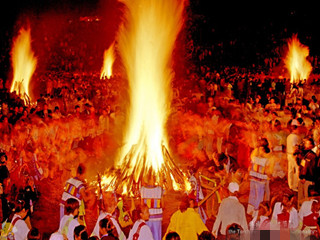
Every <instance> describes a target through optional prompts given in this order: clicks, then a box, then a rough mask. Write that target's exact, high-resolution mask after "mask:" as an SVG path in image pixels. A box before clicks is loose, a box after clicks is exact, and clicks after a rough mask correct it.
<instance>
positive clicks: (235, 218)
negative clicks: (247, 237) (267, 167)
mask: <svg viewBox="0 0 320 240" xmlns="http://www.w3.org/2000/svg"><path fill="white" fill-rule="evenodd" d="M228 189H229V192H230V196H229V197H227V198H225V199H223V200H222V202H221V203H220V207H219V211H218V215H217V218H216V221H215V222H214V225H213V229H212V233H213V235H215V236H216V237H217V236H218V230H219V228H220V225H221V229H220V233H221V235H226V233H227V232H226V231H227V227H228V226H230V225H231V224H238V225H240V226H241V228H242V229H243V230H244V231H245V232H246V231H248V223H247V219H246V213H245V208H244V206H243V205H242V204H241V203H240V202H239V200H238V198H237V197H236V192H238V191H239V185H238V184H237V183H236V182H231V183H229V186H228Z"/></svg>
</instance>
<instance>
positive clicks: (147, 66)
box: [118, 0, 184, 184]
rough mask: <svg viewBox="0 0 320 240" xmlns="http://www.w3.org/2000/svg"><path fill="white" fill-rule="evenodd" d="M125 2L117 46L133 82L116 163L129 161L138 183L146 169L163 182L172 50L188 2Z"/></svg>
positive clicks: (176, 0) (125, 0)
mask: <svg viewBox="0 0 320 240" xmlns="http://www.w3.org/2000/svg"><path fill="white" fill-rule="evenodd" d="M122 2H123V3H125V5H126V6H127V12H126V17H127V19H126V20H127V22H126V23H125V24H124V25H123V26H122V28H121V29H120V32H119V36H118V37H119V45H118V46H119V52H120V56H121V58H122V60H123V64H124V66H125V68H126V72H127V77H128V81H129V95H130V108H129V112H128V119H129V120H128V124H127V126H126V131H125V136H124V139H125V146H124V147H123V148H122V150H121V153H120V156H119V160H118V164H119V165H120V166H125V168H126V170H125V171H127V176H133V179H134V181H135V182H139V180H141V179H143V178H145V177H146V175H147V174H148V176H149V177H150V176H154V177H155V179H154V180H155V182H156V183H159V175H160V174H161V173H163V172H164V170H163V168H162V167H163V163H164V156H163V147H166V148H167V147H168V140H167V133H166V130H165V124H166V121H167V117H168V114H169V113H170V103H171V99H172V97H171V95H172V89H171V87H170V84H171V80H172V77H173V73H172V69H171V66H170V64H171V55H172V51H173V48H174V44H175V41H176V38H177V35H178V33H179V31H180V30H181V27H182V23H183V17H182V12H183V8H184V2H183V1H179V0H163V1H159V0H136V1H131V0H122ZM132 146H134V149H135V151H133V152H132V154H130V159H131V160H130V161H128V158H127V157H125V156H127V153H128V152H129V151H130V148H132ZM132 159H133V161H132ZM169 178H170V177H169ZM168 181H169V180H168ZM173 184H174V183H173Z"/></svg>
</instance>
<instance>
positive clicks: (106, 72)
mask: <svg viewBox="0 0 320 240" xmlns="http://www.w3.org/2000/svg"><path fill="white" fill-rule="evenodd" d="M114 59H115V56H114V42H113V43H112V44H111V46H110V47H109V48H108V49H107V50H105V51H104V58H103V66H102V69H101V75H100V79H103V78H108V79H110V77H111V76H112V65H113V63H114Z"/></svg>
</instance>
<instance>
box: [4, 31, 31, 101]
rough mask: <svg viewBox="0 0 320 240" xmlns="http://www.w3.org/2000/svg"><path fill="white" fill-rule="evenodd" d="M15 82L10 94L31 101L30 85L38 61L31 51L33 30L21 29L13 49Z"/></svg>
mask: <svg viewBox="0 0 320 240" xmlns="http://www.w3.org/2000/svg"><path fill="white" fill-rule="evenodd" d="M11 55H12V67H13V81H12V84H11V89H10V92H13V91H16V93H17V94H18V95H19V96H20V97H21V98H22V99H24V101H25V102H26V101H27V99H28V98H29V99H30V94H29V84H30V80H31V77H32V75H33V73H34V71H35V70H36V66H37V59H36V58H35V57H34V53H33V51H32V49H31V29H30V28H28V29H24V28H21V29H20V32H19V35H18V37H17V38H16V39H15V41H14V43H13V47H12V52H11Z"/></svg>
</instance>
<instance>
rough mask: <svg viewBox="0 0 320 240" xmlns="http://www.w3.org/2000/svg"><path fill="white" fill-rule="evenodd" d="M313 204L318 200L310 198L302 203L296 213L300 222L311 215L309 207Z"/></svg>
mask: <svg viewBox="0 0 320 240" xmlns="http://www.w3.org/2000/svg"><path fill="white" fill-rule="evenodd" d="M313 202H316V203H318V200H316V199H314V198H311V199H309V200H306V201H303V203H302V204H301V207H300V209H299V213H298V215H299V220H300V221H302V220H303V218H304V217H306V216H308V215H310V214H311V213H312V211H311V207H312V204H314V203H313Z"/></svg>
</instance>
